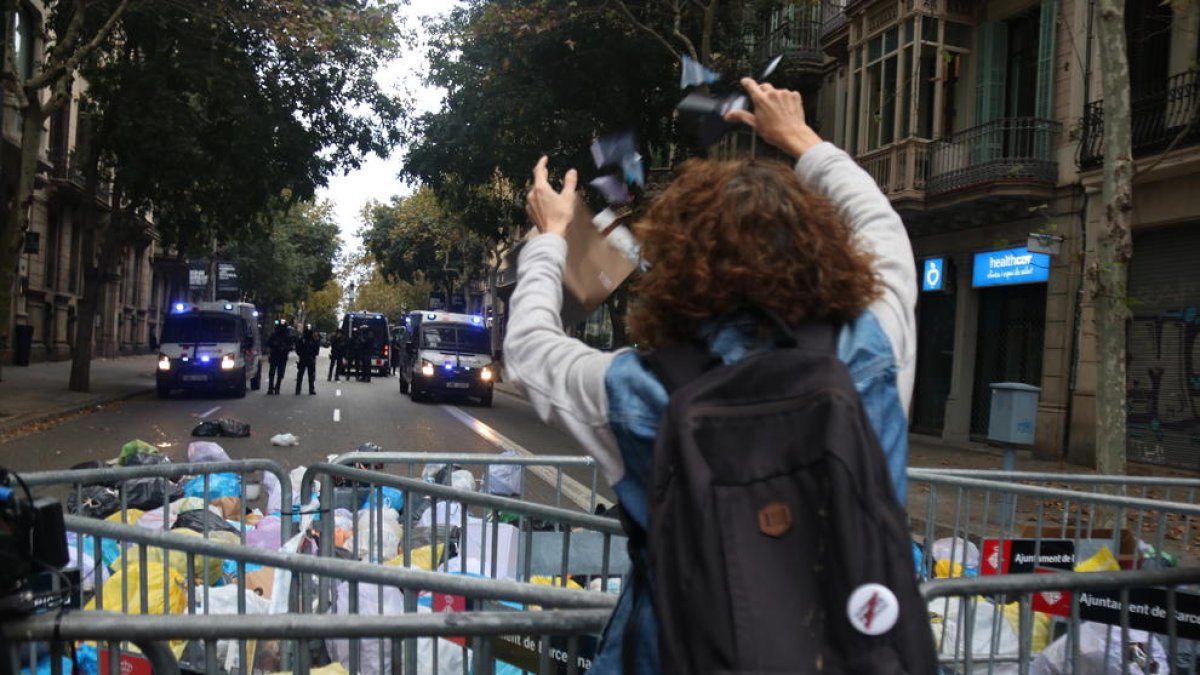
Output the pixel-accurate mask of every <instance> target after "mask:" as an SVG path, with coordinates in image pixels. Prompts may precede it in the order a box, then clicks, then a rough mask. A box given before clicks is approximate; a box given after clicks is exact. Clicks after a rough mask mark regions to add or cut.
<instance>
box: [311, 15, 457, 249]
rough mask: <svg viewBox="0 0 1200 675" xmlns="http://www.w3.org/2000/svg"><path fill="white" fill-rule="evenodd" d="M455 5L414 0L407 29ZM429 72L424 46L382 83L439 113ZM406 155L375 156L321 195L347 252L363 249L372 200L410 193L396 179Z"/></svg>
mask: <svg viewBox="0 0 1200 675" xmlns="http://www.w3.org/2000/svg"><path fill="white" fill-rule="evenodd" d="M454 4H455V3H454V2H451V1H450V0H410V3H409V5H408V6H407V7H404V8H403V9H402V14H404V16H405V19H406V21H405V23H406V25H407V26H410V27H413V28H416V29H420V28H421V27H422V26H424V25H426V24H427V23H429V18H430V17H433V16H437V15H440V14H444V13H445V12H447V11H449V9H450V8H451V7H453V6H454ZM426 70H427V62H426V60H425V46H424V43H423V42H422V44H421V45H420V46H418V47H417V48H416V49H414V50H412V51H411V52H409V53H407V54H405V55H404V56H403V57H402V58H400V59H397V60H396V61H394V62H392V63H391V64H390V65H389V66H388V67H387V68H386V69H385V70H384V71H383V72H381V73H380V77H379V80H380V82H381V83H383V85H384V86H385V87H388V88H389V90H392V91H396V90H401V89H405V90H408V91H410V92H411V93H412V94H413V95H414V96H415V99H416V106H417V111H418V113H420V112H423V111H429V110H436V109H437V108H438V107H439V106H440V105H441V101H442V95H443V92H442V91H441V90H439V89H434V88H431V87H425V86H423V85H422V84H421V80H422V77H423V76H424V74H425V72H426ZM402 154H403V148H396V150H395V151H394V152H393V153H392V155H391V156H390V157H389V158H388V159H380V158H379V157H376V156H374V155H372V156H371V157H370V158H368V159H367V161H366V162H365V163H364V164H363V166H362V168H361V169H359V170H358V171H355V172H353V173H351V174H349V175H346V176H341V175H338V176H333V177H332V178H330V179H329V187H328V188H325V189H324V190H321V191H320V192H318V193H317V197H318V198H319V199H328V200H330V201H331V202H333V206H334V216H335V218H336V219H337V222H338V227H339V228H340V229H341V236H342V241H343V243H344V245H345V246H344V250H345V251H346V252H349V251H353V250H354V249H356V248H358V246H359V245H360V240H359V239H358V237H357V236H356V235H355V233H356V232H357V231H358V230H359V228H361V227H362V223H361V221H360V219H359V212H360V211H361V210H362V207H363V205H364V204H366V203H367V202H368V201H370V200H372V199H374V200H377V201H387V200H389V199H391V198H392V196H393V195H397V194H406V193H407V192H408V191H409V190H408V188H407V187H406V186H405V185H404V184H403V183H402V182H401V181H400V179H398V178H397V177H396V176H397V174H398V173H399V172H400V158H401V156H402Z"/></svg>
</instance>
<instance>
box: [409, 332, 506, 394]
mask: <svg viewBox="0 0 1200 675" xmlns="http://www.w3.org/2000/svg"><path fill="white" fill-rule="evenodd" d="M405 323H406V328H407V330H406V331H405V340H406V341H405V344H404V360H403V362H402V365H401V366H400V369H399V372H400V393H402V394H404V393H407V394H408V395H409V397H410V398H411V399H412V400H413V401H424V400H427V399H430V398H433V397H439V398H442V397H451V396H453V397H467V396H472V397H475V398H478V399H479V401H480V403H482V404H483V405H485V406H490V405H491V404H492V385H493V383H494V382H495V378H496V372H495V365H494V364H493V363H492V335H491V331H489V330H488V328H487V325H486V324H485V322H484V320H483V317H482V316H477V315H471V314H455V313H451V312H440V311H423V312H413V313H412V314H410V315H409V316H407V317H405Z"/></svg>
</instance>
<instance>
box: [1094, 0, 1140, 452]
mask: <svg viewBox="0 0 1200 675" xmlns="http://www.w3.org/2000/svg"><path fill="white" fill-rule="evenodd" d="M1124 4H1125V3H1124V0H1100V2H1099V3H1098V4H1097V7H1098V10H1099V12H1100V21H1099V24H1098V33H1097V34H1098V38H1099V41H1100V44H1101V45H1102V48H1101V49H1100V64H1101V73H1102V84H1101V86H1102V91H1103V94H1104V131H1103V134H1104V136H1103V141H1104V183H1103V187H1102V189H1101V201H1102V202H1103V205H1104V217H1103V220H1102V222H1101V225H1100V230H1099V233H1098V237H1097V245H1096V261H1095V263H1094V265H1093V266H1092V268H1091V269H1089V270H1088V277H1089V282H1090V285H1091V298H1092V302H1093V305H1094V308H1095V309H1094V313H1095V325H1096V362H1097V366H1096V370H1097V372H1096V382H1097V386H1096V470H1097V471H1100V472H1101V473H1106V474H1123V473H1125V449H1126V430H1125V421H1126V406H1125V391H1126V379H1125V351H1126V347H1125V335H1126V322H1127V320H1128V316H1129V308H1128V303H1127V299H1128V296H1127V292H1126V283H1127V279H1128V273H1129V261H1130V259H1131V258H1132V257H1133V239H1132V236H1131V235H1130V224H1131V220H1132V209H1133V148H1132V131H1131V128H1130V107H1129V60H1128V55H1127V52H1126V46H1125V8H1124Z"/></svg>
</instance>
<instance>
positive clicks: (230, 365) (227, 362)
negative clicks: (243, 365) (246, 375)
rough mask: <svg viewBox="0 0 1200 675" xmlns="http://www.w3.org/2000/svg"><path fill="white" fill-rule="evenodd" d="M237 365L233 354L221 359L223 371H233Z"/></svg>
mask: <svg viewBox="0 0 1200 675" xmlns="http://www.w3.org/2000/svg"><path fill="white" fill-rule="evenodd" d="M235 365H236V364H235V363H234V360H233V354H225V355H224V356H222V357H221V370H233V369H234V366H235Z"/></svg>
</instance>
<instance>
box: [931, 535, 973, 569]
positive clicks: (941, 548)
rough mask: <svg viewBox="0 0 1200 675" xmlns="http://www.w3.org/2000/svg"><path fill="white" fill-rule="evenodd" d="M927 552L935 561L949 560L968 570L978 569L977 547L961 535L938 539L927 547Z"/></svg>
mask: <svg viewBox="0 0 1200 675" xmlns="http://www.w3.org/2000/svg"><path fill="white" fill-rule="evenodd" d="M929 554H930V555H931V556H933V560H934V561H935V562H936V561H940V560H949V561H950V562H953V563H958V564H959V565H962V566H963V567H964V568H965V569H968V570H972V569H973V570H978V569H979V547H978V546H976V545H975V544H972V543H971V542H969V541H967V540H966V539H963V538H961V537H947V538H945V539H938V540H937V541H935V542H933V546H930V547H929ZM951 556H953V558H951Z"/></svg>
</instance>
